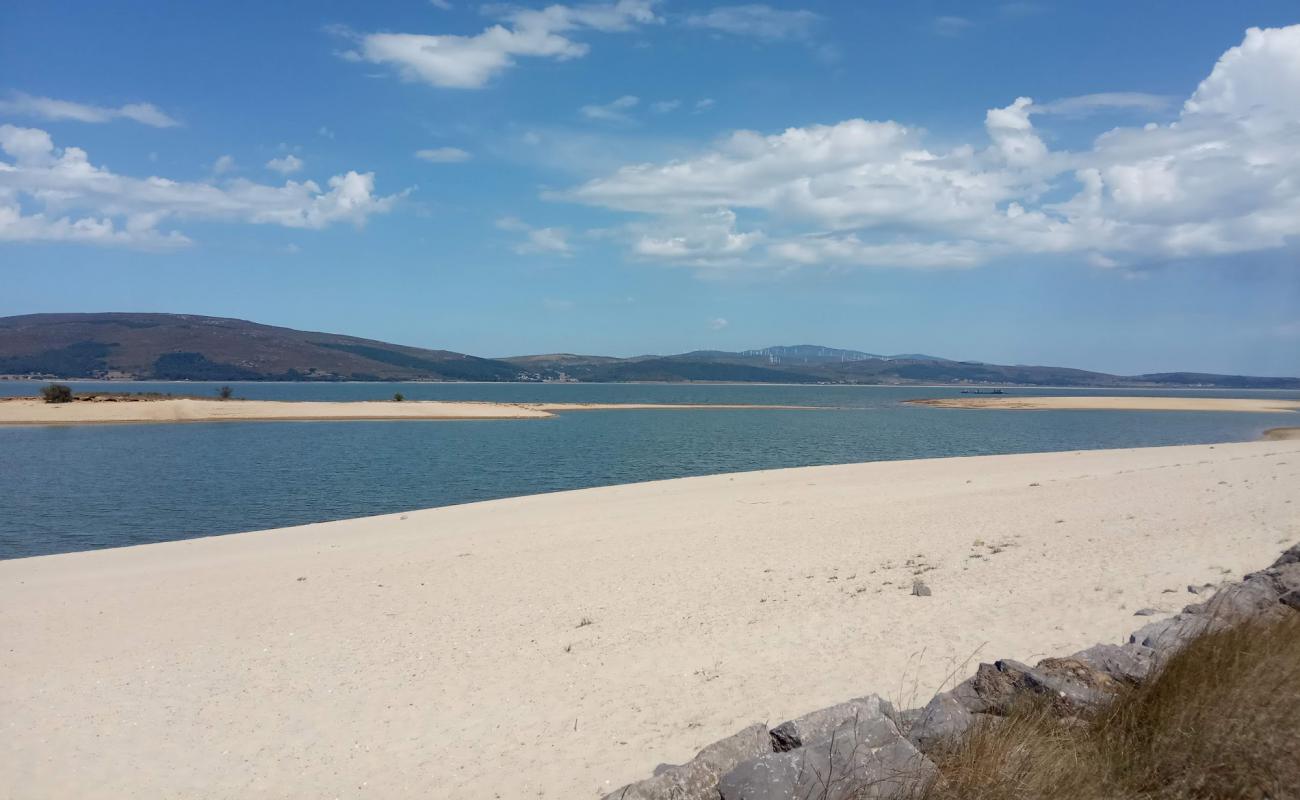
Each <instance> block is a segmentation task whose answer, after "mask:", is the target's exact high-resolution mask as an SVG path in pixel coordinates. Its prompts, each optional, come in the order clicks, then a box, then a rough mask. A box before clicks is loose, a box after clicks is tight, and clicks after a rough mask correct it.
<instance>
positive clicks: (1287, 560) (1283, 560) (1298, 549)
mask: <svg viewBox="0 0 1300 800" xmlns="http://www.w3.org/2000/svg"><path fill="white" fill-rule="evenodd" d="M1287 564H1300V543H1296V544H1293V545H1291V548H1290V549H1289V550H1287V551H1286V552H1284V553H1283V554H1282V555H1280V556H1278V559H1277V561H1274V562H1273V567H1274V568H1276V567H1283V566H1286V565H1287Z"/></svg>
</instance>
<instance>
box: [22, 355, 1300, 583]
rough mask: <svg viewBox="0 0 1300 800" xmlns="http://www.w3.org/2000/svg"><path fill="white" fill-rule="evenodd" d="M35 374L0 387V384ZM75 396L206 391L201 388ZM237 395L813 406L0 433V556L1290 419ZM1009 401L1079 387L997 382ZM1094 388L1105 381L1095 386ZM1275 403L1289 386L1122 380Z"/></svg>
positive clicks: (592, 398) (362, 388) (797, 401)
mask: <svg viewBox="0 0 1300 800" xmlns="http://www.w3.org/2000/svg"><path fill="white" fill-rule="evenodd" d="M41 385H42V384H39V383H24V382H17V381H12V382H0V395H33V394H35V393H36V391H37V390H38V389H39V387H40V386H41ZM73 386H74V388H76V389H77V390H79V391H80V390H88V389H95V388H107V389H111V390H115V391H170V392H175V393H181V394H198V395H214V394H215V388H216V385H215V384H204V383H133V384H124V383H113V384H102V383H92V382H78V383H74V384H73ZM232 386H233V387H234V389H235V394H236V396H239V397H246V398H250V399H285V400H289V399H292V400H303V399H315V400H367V399H384V398H389V397H391V396H392V394H393V392H395V391H401V392H403V393H404V394H405V395H406V396H407V397H408V398H409V399H413V400H414V399H440V400H498V401H508V402H529V401H554V402H629V403H630V402H658V403H727V404H730V403H742V404H777V405H817V406H829V407H833V410H827V411H816V412H810V411H777V410H757V409H754V410H748V409H742V410H717V411H653V410H651V411H585V412H574V413H567V414H561V415H559V416H556V417H554V418H551V419H542V420H489V421H454V422H406V421H403V422H250V423H232V422H222V423H189V424H184V425H121V426H114V425H102V426H86V427H0V475H3V476H4V477H3V480H0V558H15V557H21V556H33V555H42V554H47V553H60V552H68V551H74V550H89V549H95V548H101V547H117V546H122V545H130V544H143V543H146V542H158V541H167V540H171V539H183V538H189V537H194V536H204V535H210V534H218V533H231V532H235V531H247V530H258V529H262V528H274V527H280V526H285V525H298V524H304V523H309V522H319V521H323V520H331V519H341V518H345V517H355V516H363V515H368V514H384V513H391V512H397V511H405V510H410V509H416V508H426V507H431V506H440V505H449V504H452V503H464V502H470V501H475V500H487V499H492V498H498V497H509V496H514V495H522V494H534V493H538V492H551V491H559V490H563V489H577V488H583V487H589V486H604V485H609V484H615V483H627V482H632V481H644V480H655V479H660V478H675V477H683V476H688V475H705V474H710V473H717V472H735V471H742V470H753V469H770V468H777V467H795V466H807V465H812V464H839V463H849V462H856V461H877V460H889V459H902V458H930V457H937V456H956V455H981V454H991V453H1019V452H1033V451H1047V450H1076V449H1093V448H1108V447H1137V446H1149V445H1168V444H1189V443H1212V442H1224V441H1241V440H1248V439H1254V438H1257V437H1258V436H1259V434H1260V433H1261V432H1262V431H1263V430H1264V429H1266V428H1271V427H1278V426H1283V425H1295V424H1297V420H1298V419H1300V417H1297V415H1295V414H1220V413H1206V412H1187V413H1182V412H1128V411H1068V412H1065V411H1034V412H1017V411H979V412H974V411H963V410H954V409H934V408H924V407H917V406H907V405H903V404H901V401H902V400H906V399H909V398H914V397H943V396H950V395H956V394H958V391H957V390H956V389H950V388H937V389H930V388H917V387H854V386H735V385H699V384H691V385H656V384H546V385H537V384H428V383H417V384H409V383H408V384H382V383H374V384H353V383H349V384H302V383H293V384H284V383H248V384H232ZM1008 393H1009V394H1023V395H1032V394H1086V393H1087V392H1082V391H1077V390H1076V391H1069V390H1025V391H1021V390H1009V392H1008ZM1105 393H1106V394H1122V393H1125V392H1121V391H1113V390H1107V391H1106V392H1105ZM1131 393H1133V394H1162V395H1194V396H1225V397H1228V396H1249V397H1289V398H1295V399H1300V392H1247V393H1240V392H1239V393H1233V392H1178V391H1167V392H1151V391H1140V392H1131Z"/></svg>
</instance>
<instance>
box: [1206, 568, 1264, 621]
mask: <svg viewBox="0 0 1300 800" xmlns="http://www.w3.org/2000/svg"><path fill="white" fill-rule="evenodd" d="M1278 588H1279V587H1278V586H1277V585H1275V580H1274V576H1272V575H1265V574H1260V573H1255V574H1253V575H1250V576H1248V577H1247V578H1245V579H1243V580H1242V581H1241V582H1240V583H1234V584H1230V585H1228V586H1225V587H1224V588H1223V589H1221V590H1219V592H1218V593H1217V594H1215V595H1214V597H1212V598H1210V601H1209V602H1208V603H1206V604H1205V612H1204V613H1205V615H1206V616H1208V617H1211V618H1212V619H1213V620H1214V621H1215V622H1216V627H1217V626H1218V625H1219V624H1234V623H1237V622H1241V621H1243V620H1246V619H1249V618H1251V617H1255V616H1258V615H1259V614H1260V613H1261V612H1264V611H1268V610H1270V609H1272V608H1273V607H1275V606H1276V605H1277V600H1278V597H1279V596H1280V595H1281V594H1282V593H1281V592H1280V591H1278Z"/></svg>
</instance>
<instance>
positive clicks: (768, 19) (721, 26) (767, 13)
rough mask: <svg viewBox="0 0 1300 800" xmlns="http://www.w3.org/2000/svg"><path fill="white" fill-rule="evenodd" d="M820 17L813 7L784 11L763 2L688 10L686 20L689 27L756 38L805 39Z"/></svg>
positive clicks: (768, 39) (773, 39)
mask: <svg viewBox="0 0 1300 800" xmlns="http://www.w3.org/2000/svg"><path fill="white" fill-rule="evenodd" d="M821 19H822V17H821V15H820V14H815V13H813V12H812V11H806V10H802V9H800V10H795V11H785V10H782V9H776V8H772V7H771V6H767V5H762V4H753V5H740V6H719V7H717V8H714V9H712V10H711V11H709V12H707V13H704V14H691V15H690V16H688V17H687V18H686V24H687V25H688V26H689V27H692V28H706V29H709V30H714V31H720V32H722V33H729V34H731V35H733V36H750V37H753V38H755V39H764V40H767V41H777V40H780V39H807V38H809V37H810V36H811V35H812V30H813V28H814V27H815V26H816V25H817V23H818V22H820V21H821Z"/></svg>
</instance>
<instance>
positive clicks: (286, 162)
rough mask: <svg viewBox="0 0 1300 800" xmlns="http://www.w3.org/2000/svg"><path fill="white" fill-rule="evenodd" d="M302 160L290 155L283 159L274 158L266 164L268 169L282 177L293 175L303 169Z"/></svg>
mask: <svg viewBox="0 0 1300 800" xmlns="http://www.w3.org/2000/svg"><path fill="white" fill-rule="evenodd" d="M302 166H303V163H302V159H301V158H298V157H297V156H295V155H294V154H292V153H290V154H289V155H287V156H284V157H283V158H273V159H271V160H270V161H268V162H266V168H267V169H272V170H275V171H276V172H278V173H280V174H281V175H291V174H293V173H295V172H298V171H299V170H301V169H302Z"/></svg>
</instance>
